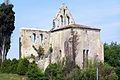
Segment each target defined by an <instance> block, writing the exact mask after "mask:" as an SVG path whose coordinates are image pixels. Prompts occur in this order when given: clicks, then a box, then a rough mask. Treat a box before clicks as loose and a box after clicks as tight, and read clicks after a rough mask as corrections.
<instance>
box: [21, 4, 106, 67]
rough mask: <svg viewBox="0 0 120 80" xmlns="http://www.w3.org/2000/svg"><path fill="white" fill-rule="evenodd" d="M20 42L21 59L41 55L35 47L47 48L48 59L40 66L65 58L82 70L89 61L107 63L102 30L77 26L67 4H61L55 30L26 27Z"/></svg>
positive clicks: (40, 63) (55, 21) (54, 21)
mask: <svg viewBox="0 0 120 80" xmlns="http://www.w3.org/2000/svg"><path fill="white" fill-rule="evenodd" d="M19 42H20V45H19V47H20V58H24V57H29V56H31V54H33V55H34V56H38V54H37V52H36V50H35V49H34V48H36V49H38V48H39V46H42V47H43V48H44V51H45V52H44V55H45V56H44V58H42V59H40V60H39V61H38V65H39V66H43V67H44V68H46V67H47V65H48V64H50V63H55V62H57V61H59V60H63V59H65V60H67V59H69V60H70V61H75V63H76V64H77V65H78V66H80V67H81V68H84V67H85V66H86V61H87V60H96V58H97V59H98V60H99V61H102V62H103V61H104V52H103V44H102V43H101V40H100V29H98V28H93V27H90V26H86V25H80V24H76V23H75V21H74V19H73V17H72V15H71V13H70V11H69V10H68V8H67V6H66V5H65V4H62V5H61V7H60V8H59V10H58V12H57V14H56V15H55V17H54V19H53V27H52V29H51V30H49V31H44V30H41V29H35V28H22V29H21V30H20V40H19ZM33 46H34V47H33ZM50 48H52V52H51V53H50Z"/></svg>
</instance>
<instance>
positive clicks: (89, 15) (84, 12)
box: [0, 0, 120, 59]
mask: <svg viewBox="0 0 120 80" xmlns="http://www.w3.org/2000/svg"><path fill="white" fill-rule="evenodd" d="M2 2H4V0H0V3H2ZM10 3H12V4H13V5H14V9H13V10H14V11H15V30H14V32H13V34H12V37H11V48H10V50H9V52H8V55H7V58H10V59H13V58H19V35H20V34H19V33H20V28H22V27H27V28H29V27H30V28H32V27H33V28H40V29H46V30H50V29H51V28H52V19H53V17H54V16H55V14H56V12H57V11H58V9H59V7H60V6H61V4H62V3H65V4H66V5H67V6H68V9H69V10H70V12H71V14H72V16H73V18H74V20H75V22H76V23H77V24H82V25H88V26H93V27H96V28H100V29H101V34H100V35H101V41H102V42H103V43H105V42H107V43H110V42H112V41H114V42H118V43H120V0H10Z"/></svg>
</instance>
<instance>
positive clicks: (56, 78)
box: [45, 63, 63, 80]
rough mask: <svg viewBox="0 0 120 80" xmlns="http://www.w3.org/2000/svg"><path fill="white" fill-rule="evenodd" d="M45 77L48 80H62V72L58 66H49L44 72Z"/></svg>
mask: <svg viewBox="0 0 120 80" xmlns="http://www.w3.org/2000/svg"><path fill="white" fill-rule="evenodd" d="M45 76H46V78H47V79H49V80H63V72H62V68H61V65H60V64H56V63H54V64H49V66H48V67H47V68H46V70H45Z"/></svg>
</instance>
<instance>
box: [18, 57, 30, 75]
mask: <svg viewBox="0 0 120 80" xmlns="http://www.w3.org/2000/svg"><path fill="white" fill-rule="evenodd" d="M28 65H29V61H28V60H27V59H26V58H24V59H20V60H19V63H18V67H17V73H18V74H19V75H25V74H26V73H27V71H28Z"/></svg>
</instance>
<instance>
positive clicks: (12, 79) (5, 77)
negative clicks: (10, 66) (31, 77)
mask: <svg viewBox="0 0 120 80" xmlns="http://www.w3.org/2000/svg"><path fill="white" fill-rule="evenodd" d="M0 80H26V77H25V76H19V75H17V74H6V73H0Z"/></svg>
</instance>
